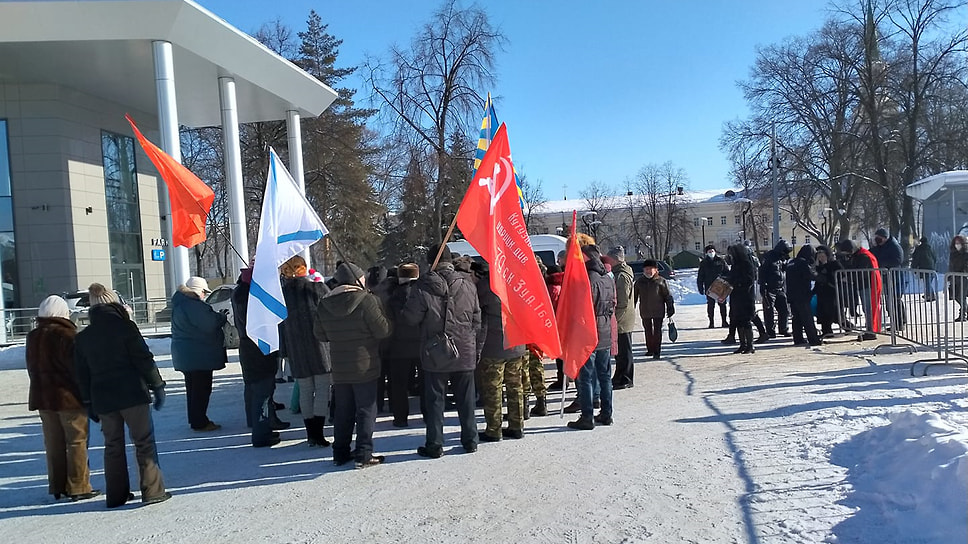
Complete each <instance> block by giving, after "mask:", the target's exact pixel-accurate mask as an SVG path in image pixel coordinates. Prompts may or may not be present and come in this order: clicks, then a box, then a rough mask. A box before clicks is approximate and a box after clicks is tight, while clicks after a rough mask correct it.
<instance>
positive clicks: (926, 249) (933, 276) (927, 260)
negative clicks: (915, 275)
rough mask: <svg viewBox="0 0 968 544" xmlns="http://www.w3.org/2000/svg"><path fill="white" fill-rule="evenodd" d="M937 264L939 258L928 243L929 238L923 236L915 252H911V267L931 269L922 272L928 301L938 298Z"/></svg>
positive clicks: (925, 297) (925, 296)
mask: <svg viewBox="0 0 968 544" xmlns="http://www.w3.org/2000/svg"><path fill="white" fill-rule="evenodd" d="M937 264H938V258H937V256H935V254H934V249H932V248H931V244H930V243H928V239H927V238H921V241H920V243H919V244H918V247H916V248H914V252H913V253H911V268H913V269H915V270H925V271H930V272H923V273H921V276H922V279H923V280H924V300H926V301H928V302H933V301H934V300H935V299H937V298H938V287H937V284H936V283H935V282H936V280H937V278H938V274H937V273H936V272H935V267H936V266H937Z"/></svg>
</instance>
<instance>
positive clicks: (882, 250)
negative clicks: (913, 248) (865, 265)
mask: <svg viewBox="0 0 968 544" xmlns="http://www.w3.org/2000/svg"><path fill="white" fill-rule="evenodd" d="M869 251H870V252H871V255H873V256H874V258H876V259H877V264H878V265H880V267H881V268H898V267H900V266H901V265H903V264H904V250H903V249H901V243H900V242H898V241H897V238H894V237H893V236H892V237H891V238H888V239H887V241H886V242H884V243H883V244H881V245H879V246H878V245H874V246H871V248H870V250H869Z"/></svg>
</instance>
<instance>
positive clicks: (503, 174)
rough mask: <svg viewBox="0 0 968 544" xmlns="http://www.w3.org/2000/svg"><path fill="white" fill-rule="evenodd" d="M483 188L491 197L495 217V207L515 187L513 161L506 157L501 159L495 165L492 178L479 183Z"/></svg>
mask: <svg viewBox="0 0 968 544" xmlns="http://www.w3.org/2000/svg"><path fill="white" fill-rule="evenodd" d="M477 184H478V185H479V186H481V187H487V192H488V193H489V194H490V195H491V209H490V214H491V215H494V207H495V206H497V203H498V201H499V200H500V199H501V196H502V195H503V194H504V193H505V192H507V190H508V189H509V188H511V186H513V185H514V168H513V167H512V166H511V161H509V160H507V158H505V157H499V158H498V161H497V162H495V163H494V171H493V173H492V174H491V177H488V178H481V179H479V180H478V181H477Z"/></svg>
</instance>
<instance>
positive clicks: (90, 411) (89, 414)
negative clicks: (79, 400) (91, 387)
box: [86, 404, 101, 423]
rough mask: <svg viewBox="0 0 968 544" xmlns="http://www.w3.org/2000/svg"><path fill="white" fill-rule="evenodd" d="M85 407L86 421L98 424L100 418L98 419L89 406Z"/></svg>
mask: <svg viewBox="0 0 968 544" xmlns="http://www.w3.org/2000/svg"><path fill="white" fill-rule="evenodd" d="M86 406H87V417H88V419H90V420H91V421H93V422H94V423H100V422H101V418H100V417H98V415H97V413H96V412H95V411H94V408H93V407H92V406H91V405H90V404H87V405H86Z"/></svg>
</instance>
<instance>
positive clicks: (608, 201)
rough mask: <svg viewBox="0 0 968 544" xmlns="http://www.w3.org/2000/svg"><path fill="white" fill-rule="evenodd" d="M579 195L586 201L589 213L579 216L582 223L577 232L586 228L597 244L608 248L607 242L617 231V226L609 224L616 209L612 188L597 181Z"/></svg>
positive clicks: (586, 231)
mask: <svg viewBox="0 0 968 544" xmlns="http://www.w3.org/2000/svg"><path fill="white" fill-rule="evenodd" d="M579 195H580V196H581V198H582V199H583V200H584V201H585V207H586V208H587V211H586V212H585V213H584V214H579V216H578V219H579V221H581V223H579V224H578V225H576V227H575V228H576V230H582V227H584V230H585V233H586V234H588V235H590V236H592V237H593V238H595V243H596V244H598V245H599V246H603V247H604V246H607V245H608V244H607V242H609V241H610V240H611V234H612V231H614V230H616V226H615V225H613V224H611V223H609V215H610V212H611V211H612V210H613V208H614V206H613V202H612V189H611V187H609V186H608V185H607V184H606V183H604V182H602V181H599V180H595V181H593V182H591V183H589V184H588V186H587V187H585V188H584V189H582V190H581V191H580V192H579Z"/></svg>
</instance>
